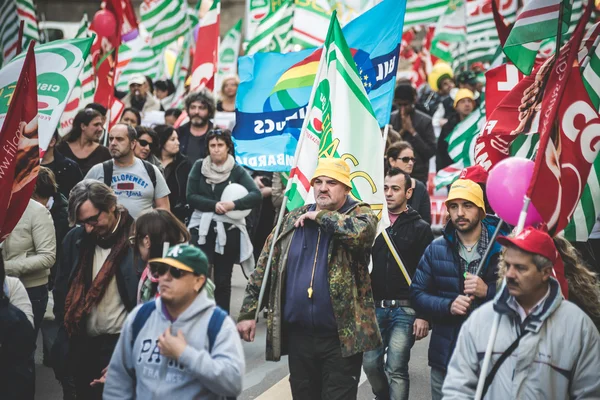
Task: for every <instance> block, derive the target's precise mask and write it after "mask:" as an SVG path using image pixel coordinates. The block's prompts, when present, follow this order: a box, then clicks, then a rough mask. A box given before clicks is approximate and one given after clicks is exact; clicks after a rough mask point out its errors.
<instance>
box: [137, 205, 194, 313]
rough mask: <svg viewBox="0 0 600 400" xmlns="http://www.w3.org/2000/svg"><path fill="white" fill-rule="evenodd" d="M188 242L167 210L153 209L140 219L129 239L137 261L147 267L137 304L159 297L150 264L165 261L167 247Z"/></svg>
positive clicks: (182, 226) (187, 238) (185, 230)
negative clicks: (156, 260)
mask: <svg viewBox="0 0 600 400" xmlns="http://www.w3.org/2000/svg"><path fill="white" fill-rule="evenodd" d="M189 240H190V234H189V232H188V230H187V228H186V227H185V225H183V224H182V223H181V222H180V221H179V220H178V219H177V218H175V216H174V215H173V214H172V213H171V212H170V211H168V210H163V209H161V208H156V209H150V210H148V211H146V212H144V213H142V215H140V216H139V217H138V219H137V220H136V221H135V233H134V234H133V236H132V237H131V238H130V242H131V244H132V246H133V250H134V252H135V255H136V257H139V258H140V259H141V260H142V261H144V263H145V264H146V268H145V269H144V271H143V272H142V276H141V277H140V282H139V285H138V296H137V300H138V304H141V303H145V302H147V301H148V300H151V299H153V298H154V297H155V296H156V293H157V283H158V281H155V280H153V278H152V276H151V275H150V269H149V267H148V260H150V259H152V258H159V257H162V256H163V249H164V247H165V244H167V245H170V246H173V245H175V244H179V243H187V242H188V241H189ZM167 247H168V246H167Z"/></svg>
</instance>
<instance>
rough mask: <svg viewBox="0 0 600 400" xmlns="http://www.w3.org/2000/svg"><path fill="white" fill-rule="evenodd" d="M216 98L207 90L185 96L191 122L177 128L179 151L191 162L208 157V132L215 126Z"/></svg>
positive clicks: (186, 109)
mask: <svg viewBox="0 0 600 400" xmlns="http://www.w3.org/2000/svg"><path fill="white" fill-rule="evenodd" d="M215 107H216V105H215V99H214V98H213V96H212V95H211V94H210V92H209V91H207V90H202V91H200V92H197V93H192V94H190V95H188V96H187V97H186V98H185V111H186V112H187V115H188V117H189V118H190V122H188V123H187V124H184V125H181V126H180V127H179V128H178V129H177V133H178V135H179V151H181V154H183V155H185V156H187V158H188V159H189V160H190V163H191V164H194V163H195V162H196V161H197V160H199V159H201V158H204V157H206V143H205V141H206V134H207V133H208V132H209V131H210V130H211V129H212V128H213V124H212V122H211V121H210V120H211V119H212V118H214V116H215Z"/></svg>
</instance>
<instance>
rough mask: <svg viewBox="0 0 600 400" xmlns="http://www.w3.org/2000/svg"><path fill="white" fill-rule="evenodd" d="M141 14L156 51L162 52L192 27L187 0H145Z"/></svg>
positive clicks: (152, 46) (153, 48)
mask: <svg viewBox="0 0 600 400" xmlns="http://www.w3.org/2000/svg"><path fill="white" fill-rule="evenodd" d="M140 16H141V22H142V24H143V25H144V27H145V28H146V30H147V31H148V33H149V34H150V38H151V40H150V47H151V48H152V50H153V51H154V52H155V53H160V51H161V50H162V49H163V48H164V47H166V46H168V45H169V44H171V43H173V42H174V41H176V40H177V39H178V38H179V37H180V36H181V35H183V34H185V33H186V32H187V31H188V30H190V29H191V27H192V25H191V18H190V17H189V15H188V4H187V1H186V0H145V1H143V2H142V4H141V6H140Z"/></svg>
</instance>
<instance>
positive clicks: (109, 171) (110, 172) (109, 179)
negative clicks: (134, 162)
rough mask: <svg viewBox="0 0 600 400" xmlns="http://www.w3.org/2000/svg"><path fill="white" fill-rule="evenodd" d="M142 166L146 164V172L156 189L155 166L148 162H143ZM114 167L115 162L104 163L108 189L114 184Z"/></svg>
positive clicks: (105, 182) (105, 181) (105, 180)
mask: <svg viewBox="0 0 600 400" xmlns="http://www.w3.org/2000/svg"><path fill="white" fill-rule="evenodd" d="M142 164H144V168H146V172H147V173H148V176H149V177H150V181H151V182H152V186H153V187H154V189H156V171H154V166H153V165H152V164H150V163H149V162H148V161H146V160H142ZM113 167H114V162H113V160H108V161H104V162H103V163H102V168H103V169H104V184H105V185H106V186H108V187H111V184H112V176H113Z"/></svg>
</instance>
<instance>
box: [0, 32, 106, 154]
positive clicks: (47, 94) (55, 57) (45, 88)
mask: <svg viewBox="0 0 600 400" xmlns="http://www.w3.org/2000/svg"><path fill="white" fill-rule="evenodd" d="M93 41H94V39H93V38H86V39H72V40H57V41H54V42H50V43H46V44H42V45H39V46H36V47H35V60H36V68H37V88H38V134H39V145H40V150H41V151H42V152H43V151H45V150H46V149H47V148H48V144H49V143H50V140H51V138H52V135H53V134H54V130H55V129H56V127H57V126H58V123H59V121H60V116H61V115H62V113H63V110H64V109H65V107H66V105H67V102H68V100H69V97H70V95H71V91H72V90H73V88H74V87H75V83H76V82H77V77H78V76H79V74H80V73H81V70H82V69H83V65H84V63H85V59H86V58H87V56H88V54H89V51H90V47H91V46H92V42H93ZM25 56H26V52H23V53H21V54H20V55H18V56H16V57H15V58H13V59H12V60H11V62H10V63H8V64H7V65H6V66H5V67H4V68H2V70H0V91H3V93H4V94H3V95H2V98H3V99H8V98H10V97H11V93H10V91H11V90H14V88H15V85H16V82H17V80H18V79H19V74H20V72H21V70H22V69H23V62H24V61H25ZM7 111H8V103H7V102H0V128H1V127H2V125H3V124H4V119H5V118H6V113H7Z"/></svg>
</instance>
